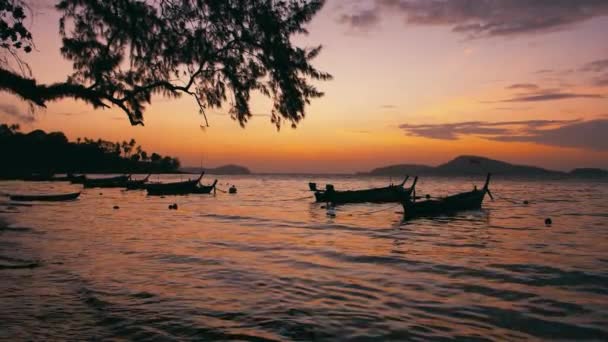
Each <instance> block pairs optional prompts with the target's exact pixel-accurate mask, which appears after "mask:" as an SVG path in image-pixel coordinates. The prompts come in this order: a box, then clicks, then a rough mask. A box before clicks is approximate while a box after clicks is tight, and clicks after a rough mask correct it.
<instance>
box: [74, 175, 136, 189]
mask: <svg viewBox="0 0 608 342" xmlns="http://www.w3.org/2000/svg"><path fill="white" fill-rule="evenodd" d="M130 178H131V176H130V175H123V176H117V177H110V178H88V177H86V178H85V179H84V183H83V185H84V187H85V188H124V187H126V186H127V182H128V181H129V179H130Z"/></svg>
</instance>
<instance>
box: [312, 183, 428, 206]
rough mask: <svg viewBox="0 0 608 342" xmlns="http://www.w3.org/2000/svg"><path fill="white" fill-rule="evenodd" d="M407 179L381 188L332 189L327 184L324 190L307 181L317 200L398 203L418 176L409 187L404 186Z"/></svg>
mask: <svg viewBox="0 0 608 342" xmlns="http://www.w3.org/2000/svg"><path fill="white" fill-rule="evenodd" d="M408 179H409V176H407V177H405V179H404V180H403V182H401V183H400V184H397V185H392V184H391V185H389V186H386V187H382V188H371V189H362V190H346V191H338V190H335V189H334V186H333V185H331V184H327V185H326V186H325V190H318V189H317V184H316V183H308V186H309V188H310V190H311V191H314V193H315V199H316V201H317V202H326V203H333V204H347V203H365V202H370V203H391V202H395V203H399V202H403V201H406V200H407V199H409V198H410V195H411V193H412V190H413V189H414V187H415V185H416V182H417V181H418V177H416V178H415V180H414V183H413V184H412V186H411V187H409V188H405V187H404V185H405V182H407V180H408Z"/></svg>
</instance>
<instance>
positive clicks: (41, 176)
mask: <svg viewBox="0 0 608 342" xmlns="http://www.w3.org/2000/svg"><path fill="white" fill-rule="evenodd" d="M21 180H24V181H27V182H50V181H51V180H53V174H52V173H32V174H30V175H26V176H23V177H21Z"/></svg>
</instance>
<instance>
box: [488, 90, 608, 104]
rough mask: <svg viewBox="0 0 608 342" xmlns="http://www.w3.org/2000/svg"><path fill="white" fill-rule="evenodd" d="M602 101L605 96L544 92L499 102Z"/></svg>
mask: <svg viewBox="0 0 608 342" xmlns="http://www.w3.org/2000/svg"><path fill="white" fill-rule="evenodd" d="M576 98H583V99H602V98H604V96H602V95H599V94H577V93H562V92H544V93H536V94H524V95H521V96H516V97H513V98H510V99H507V100H502V101H499V102H540V101H554V100H566V99H576Z"/></svg>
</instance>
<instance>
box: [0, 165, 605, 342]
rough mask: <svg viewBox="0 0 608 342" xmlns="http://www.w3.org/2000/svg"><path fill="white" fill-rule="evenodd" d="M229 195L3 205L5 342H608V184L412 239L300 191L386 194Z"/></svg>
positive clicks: (524, 194) (504, 189)
mask: <svg viewBox="0 0 608 342" xmlns="http://www.w3.org/2000/svg"><path fill="white" fill-rule="evenodd" d="M180 177H183V176H163V177H162V179H164V180H169V179H175V178H177V179H179V178H180ZM205 178H209V177H208V176H206V177H205ZM218 178H220V188H222V189H224V190H225V189H227V188H228V186H227V185H226V183H227V182H229V183H231V184H232V183H234V184H236V186H237V188H238V190H239V193H238V194H237V195H228V194H226V193H221V192H218V193H217V195H216V196H212V195H209V196H205V195H195V196H183V197H165V198H160V197H147V196H146V195H145V192H141V191H133V192H125V191H121V190H119V189H85V190H83V194H82V195H81V197H80V199H79V200H77V201H73V202H66V203H47V204H44V203H32V205H31V206H17V205H13V204H8V203H6V202H4V203H3V204H0V212H1V213H0V220H2V221H3V222H4V224H3V226H2V225H0V227H3V228H0V303H1V304H0V339H2V340H56V339H70V340H83V339H86V340H98V339H99V340H105V339H119V340H121V339H128V340H131V339H138V340H139V339H142V340H168V341H171V340H255V341H261V340H368V339H375V340H389V339H390V340H428V339H450V338H456V339H467V340H477V339H479V340H485V339H489V340H501V341H504V340H519V339H557V338H561V339H576V340H580V339H592V340H608V183H601V182H578V181H542V182H539V181H514V180H501V179H496V180H495V181H494V182H493V184H491V189H492V190H493V193H494V195H495V196H496V197H501V199H498V198H497V199H496V201H494V202H492V201H490V200H489V199H487V200H486V201H485V202H484V205H483V207H484V209H483V210H481V211H475V212H467V213H463V214H461V215H459V216H455V217H444V218H438V219H435V220H429V219H423V220H415V221H411V222H408V223H407V224H403V223H402V222H401V219H402V208H401V207H400V206H399V205H394V204H386V205H352V206H344V207H340V208H338V210H337V213H336V216H335V217H329V216H327V215H326V211H325V210H324V209H322V208H320V205H317V204H313V203H312V202H313V200H312V196H311V194H310V193H309V192H308V191H307V182H308V181H311V180H316V181H318V183H320V184H324V183H325V182H332V183H333V184H335V186H336V188H339V189H340V188H358V187H367V186H381V185H383V184H386V183H387V182H388V181H389V180H388V179H387V178H356V177H350V178H349V177H336V178H328V177H317V178H315V179H313V178H310V177H288V176H247V177H244V176H221V177H218ZM394 181H395V182H397V181H398V180H397V179H395V180H394ZM207 182H210V180H209V179H207ZM482 182H483V177H479V178H476V179H472V178H455V179H446V178H437V179H434V178H425V179H422V180H421V182H420V183H419V187H418V188H419V191H418V193H419V194H426V193H431V194H436V195H445V194H449V193H453V192H458V191H467V190H470V189H471V188H472V186H473V184H478V185H479V186H481V185H482ZM74 189H78V187H77V186H75V185H69V184H67V183H66V184H62V183H25V182H1V183H0V191H2V192H19V193H24V192H29V193H36V192H49V191H56V192H63V191H66V192H67V191H71V190H74ZM504 198H508V199H511V201H515V202H517V203H511V202H509V201H507V200H505V199H504ZM523 200H528V201H530V204H529V205H527V206H526V205H523V204H521V202H522V201H523ZM172 203H177V204H178V206H179V209H178V210H176V211H175V210H168V209H167V206H168V205H169V204H172ZM115 205H118V206H119V207H120V208H119V209H113V207H114V206H115ZM546 217H551V218H552V220H553V225H552V226H550V227H547V226H545V225H544V219H545V218H546ZM32 262H38V263H39V266H38V267H34V268H27V269H15V268H13V267H12V266H15V265H22V264H27V263H32Z"/></svg>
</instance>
